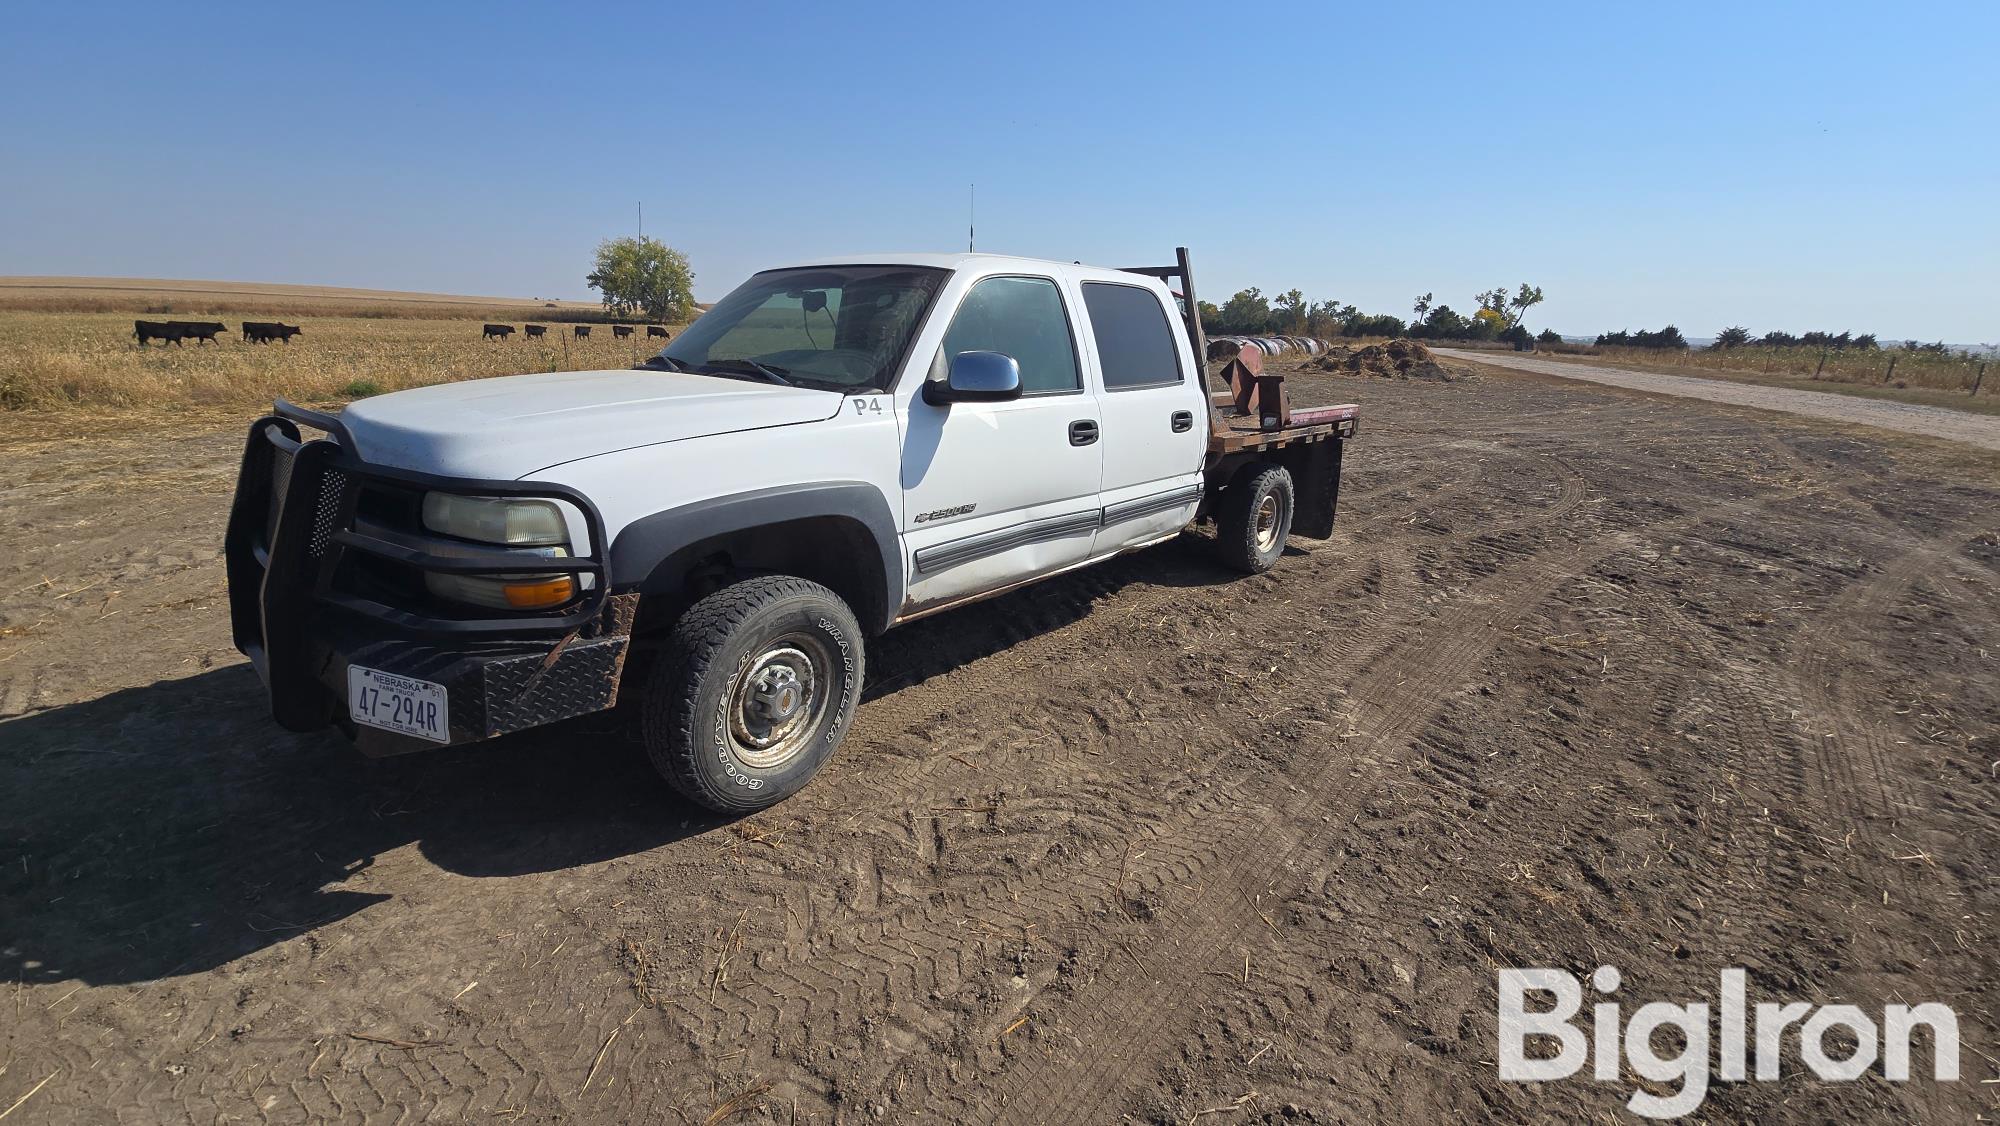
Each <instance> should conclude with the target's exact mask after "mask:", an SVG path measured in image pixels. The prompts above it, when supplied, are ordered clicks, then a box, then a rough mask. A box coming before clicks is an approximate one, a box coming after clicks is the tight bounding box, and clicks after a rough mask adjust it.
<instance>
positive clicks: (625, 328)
mask: <svg viewBox="0 0 2000 1126" xmlns="http://www.w3.org/2000/svg"><path fill="white" fill-rule="evenodd" d="M611 335H613V336H616V337H619V338H621V339H622V338H624V337H627V336H630V335H632V326H631V325H612V326H611Z"/></svg>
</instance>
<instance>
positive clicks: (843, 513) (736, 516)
mask: <svg viewBox="0 0 2000 1126" xmlns="http://www.w3.org/2000/svg"><path fill="white" fill-rule="evenodd" d="M829 516H831V517H840V518H845V519H849V520H852V521H854V522H855V523H857V524H859V525H861V526H862V527H863V528H864V529H866V530H867V532H868V538H869V539H871V540H873V541H874V543H875V547H876V550H877V551H879V552H880V553H881V568H882V586H883V589H882V590H881V591H880V592H879V594H880V597H881V602H880V604H879V606H880V612H881V620H880V621H875V622H864V623H863V625H865V626H868V627H871V630H872V631H873V632H880V631H881V630H884V629H887V628H888V626H889V623H890V622H892V621H894V620H895V617H896V614H897V613H898V612H899V611H900V610H901V609H902V605H903V597H904V593H905V591H906V590H907V589H908V585H907V584H908V576H907V574H906V573H905V571H904V567H903V549H902V538H901V536H900V535H899V533H898V532H897V530H896V518H895V516H894V514H893V513H892V512H891V511H890V508H889V502H888V501H887V500H886V499H885V498H884V497H883V496H882V490H881V489H879V488H877V487H876V486H874V485H871V484H868V483H867V482H864V481H825V482H816V483H813V484H800V485H779V486H775V487H772V488H767V489H752V490H749V491H747V492H741V493H730V494H728V495H726V496H719V497H711V498H709V499H707V500H698V501H695V502H693V503H692V504H684V505H681V506H680V507H678V508H670V509H667V510H665V511H663V512H655V513H654V514H652V515H651V516H642V517H640V518H639V519H637V520H634V521H632V522H631V523H630V524H627V525H625V527H624V528H622V529H620V530H619V531H618V533H617V535H615V536H613V537H612V540H611V552H610V554H611V559H610V563H611V589H612V590H614V591H620V592H624V591H638V592H639V593H641V594H652V593H657V592H661V591H668V590H673V589H677V588H678V587H679V585H680V579H681V576H680V575H679V574H675V573H672V572H673V571H674V570H675V569H674V568H670V567H666V566H664V565H665V564H667V563H668V562H669V561H671V560H672V559H673V558H674V556H675V555H676V554H677V553H678V552H680V551H681V550H682V549H684V548H686V547H688V546H689V545H691V544H695V543H699V542H701V541H703V540H709V539H714V538H715V537H717V536H723V535H728V534H730V533H732V532H742V531H748V530H751V529H753V528H760V527H765V526H768V525H772V524H783V523H788V522H790V521H794V520H805V519H811V518H814V517H829ZM856 610H857V613H858V612H859V610H860V608H859V607H857V608H856Z"/></svg>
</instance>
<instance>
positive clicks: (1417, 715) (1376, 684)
mask: <svg viewBox="0 0 2000 1126" xmlns="http://www.w3.org/2000/svg"><path fill="white" fill-rule="evenodd" d="M1762 503H1770V502H1762ZM1762 503H1759V502H1752V503H1750V504H1748V505H1736V504H1730V503H1727V502H1725V503H1722V504H1718V505H1716V506H1714V507H1712V508H1706V509H1703V510H1700V511H1697V512H1694V513H1690V514H1688V515H1686V516H1684V517H1682V518H1679V519H1675V520H1672V521H1669V522H1667V524H1665V525H1663V526H1660V527H1655V528H1648V529H1640V530H1637V531H1622V532H1618V533H1615V534H1614V535H1613V536H1612V537H1611V538H1609V539H1608V540H1600V541H1596V542H1595V543H1593V544H1588V545H1584V546H1580V547H1575V548H1572V549H1571V550H1570V551H1568V552H1564V553H1552V554H1554V555H1556V558H1550V556H1548V555H1538V556H1536V557H1534V558H1531V559H1530V560H1528V561H1525V562H1522V563H1519V564H1517V565H1516V566H1515V567H1514V568H1512V569H1510V570H1509V571H1507V572H1504V573H1503V575H1502V576H1501V577H1498V578H1496V579H1493V580H1489V582H1488V584H1486V585H1487V586H1490V587H1498V588H1499V589H1498V590H1493V591H1488V590H1485V589H1484V588H1482V591H1481V593H1482V594H1484V595H1487V596H1488V597H1489V598H1490V601H1482V602H1481V603H1478V604H1462V605H1460V606H1459V607H1457V608H1456V611H1457V612H1456V613H1451V612H1448V613H1447V615H1446V616H1445V617H1444V618H1442V619H1441V620H1440V621H1439V622H1438V623H1437V624H1436V625H1435V626H1434V627H1433V628H1431V629H1429V630H1427V631H1425V633H1424V634H1423V635H1422V637H1421V638H1419V639H1417V641H1415V642H1413V643H1412V644H1409V645H1405V646H1402V647H1400V648H1397V649H1394V650H1391V651H1390V653H1389V654H1388V656H1387V658H1386V659H1385V660H1384V661H1383V662H1382V664H1381V665H1379V666H1377V667H1375V668H1371V669H1370V670H1368V671H1367V672H1364V673H1363V674H1362V676H1361V677H1360V678H1359V679H1357V681H1356V682H1355V684H1354V687H1353V690H1352V693H1351V696H1352V698H1353V699H1354V700H1356V701H1357V702H1360V703H1361V704H1362V705H1363V708H1364V709H1365V710H1364V716H1365V718H1364V719H1362V720H1361V721H1360V725H1361V726H1362V727H1363V728H1364V734H1365V736H1366V742H1365V743H1364V744H1362V745H1361V746H1359V747H1358V748H1357V749H1356V761H1357V762H1358V763H1360V764H1361V765H1362V767H1363V769H1362V770H1360V771H1356V772H1353V774H1352V777H1353V778H1355V779H1358V781H1356V782H1354V783H1353V784H1347V783H1345V782H1344V781H1343V783H1342V786H1341V787H1340V788H1339V789H1338V790H1336V789H1334V788H1333V787H1332V786H1331V785H1330V783H1333V782H1335V781H1337V779H1335V777H1334V774H1335V773H1336V771H1335V766H1336V764H1337V761H1338V760H1329V761H1328V762H1326V763H1324V764H1322V766H1321V768H1320V769H1319V770H1318V771H1317V772H1313V773H1310V774H1308V775H1307V776H1306V780H1305V781H1304V783H1303V784H1302V786H1301V787H1299V788H1298V789H1296V790H1295V791H1294V792H1293V795H1292V796H1291V797H1290V798H1281V799H1280V801H1279V802H1277V803H1275V804H1276V809H1275V811H1274V812H1275V817H1266V818H1264V819H1261V820H1260V822H1259V823H1258V824H1257V825H1255V826H1252V828H1255V829H1257V830H1260V831H1261V832H1262V834H1263V835H1261V836H1259V837H1258V838H1256V839H1255V840H1252V839H1249V838H1248V837H1239V838H1238V839H1237V840H1235V841H1233V842H1231V843H1233V844H1235V845H1236V846H1237V847H1236V848H1235V849H1234V850H1232V851H1230V852H1228V853H1227V854H1226V855H1225V856H1224V857H1223V858H1222V865H1225V866H1228V867H1223V870H1222V871H1221V872H1220V873H1217V872H1214V871H1203V872H1201V873H1199V875H1200V878H1201V879H1202V881H1203V882H1202V884H1201V886H1200V889H1199V890H1198V891H1197V892H1196V894H1195V895H1193V896H1191V897H1186V898H1187V899H1188V900H1189V901H1188V902H1187V903H1186V904H1185V906H1184V908H1183V909H1182V910H1181V911H1180V912H1177V913H1174V914H1173V915H1172V917H1173V918H1174V919H1175V920H1176V924H1177V929H1178V932H1179V933H1178V935H1176V936H1175V938H1176V939H1177V941H1175V942H1174V949H1173V950H1172V951H1171V952H1170V954H1168V955H1167V956H1165V957H1161V956H1159V955H1161V953H1162V952H1161V951H1159V950H1158V947H1159V946H1162V945H1165V943H1166V942H1167V941H1168V940H1167V939H1165V938H1163V939H1162V940H1161V941H1160V942H1158V943H1156V944H1155V946H1154V949H1152V950H1150V951H1149V952H1148V955H1149V956H1148V957H1147V958H1146V961H1147V962H1148V963H1150V964H1153V965H1163V964H1164V965H1166V966H1169V967H1171V968H1172V969H1173V970H1175V971H1178V972H1170V973H1167V974H1165V975H1162V976H1160V977H1156V978H1154V979H1153V980H1152V981H1150V982H1148V983H1146V985H1145V986H1143V987H1140V988H1136V989H1135V988H1131V987H1130V986H1129V984H1128V983H1125V982H1115V983H1104V984H1102V985H1100V986H1099V987H1098V988H1097V989H1096V990H1094V994H1095V995H1094V996H1092V997H1090V998H1089V999H1079V1001H1078V1002H1077V1003H1075V1004H1073V1005H1071V1006H1069V1011H1068V1015H1069V1019H1068V1020H1066V1021H1065V1028H1066V1029H1068V1030H1069V1031H1070V1034H1071V1035H1075V1034H1076V1026H1077V1024H1078V1023H1079V1022H1078V1021H1077V1020H1076V1014H1077V1013H1079V1012H1081V1013H1083V1014H1087V1015H1089V1016H1095V1017H1096V1018H1097V1019H1096V1020H1091V1021H1088V1022H1087V1023H1089V1024H1091V1025H1094V1027H1092V1028H1090V1029H1089V1030H1088V1031H1089V1037H1088V1041H1087V1042H1086V1043H1085V1044H1084V1047H1083V1049H1082V1052H1081V1056H1080V1058H1079V1057H1074V1056H1070V1057H1065V1056H1060V1055H1057V1054H1055V1053H1050V1054H1047V1055H1042V1056H1024V1057H1022V1062H1021V1064H1020V1065H1019V1067H1017V1068H1016V1069H1014V1070H1013V1071H1011V1072H1009V1073H1008V1075H1007V1087H1008V1089H1009V1090H1010V1091H1020V1090H1023V1089H1025V1090H1026V1091H1027V1092H1028V1093H1027V1096H1026V1097H1025V1099H1021V1098H1017V1100H1016V1101H1014V1102H1010V1103H1009V1106H1008V1110H1007V1114H1006V1120H1008V1121H1015V1122H1043V1121H1058V1120H1063V1121H1079V1122H1088V1121H1099V1120H1103V1119H1104V1118H1105V1117H1107V1116H1108V1115H1109V1113H1110V1112H1111V1110H1112V1109H1113V1108H1112V1106H1111V1101H1112V1100H1113V1099H1114V1098H1115V1097H1116V1096H1117V1094H1118V1092H1120V1091H1122V1090H1123V1089H1124V1088H1125V1086H1126V1084H1127V1083H1128V1082H1129V1080H1130V1077H1131V1075H1132V1073H1133V1071H1134V1070H1135V1069H1137V1068H1138V1067H1140V1066H1141V1065H1142V1064H1144V1063H1146V1062H1148V1061H1150V1059H1151V1058H1152V1056H1153V1054H1154V1052H1156V1051H1157V1050H1159V1047H1160V1044H1159V1041H1161V1040H1163V1039H1164V1038H1163V1037H1161V1036H1160V1035H1159V1033H1160V1032H1161V1031H1162V1030H1165V1029H1170V1028H1175V1027H1178V1023H1179V1022H1178V1021H1177V1020H1176V1019H1175V1018H1174V1014H1175V1013H1176V1012H1178V1011H1181V1010H1183V1009H1184V1008H1185V1007H1187V1006H1190V1005H1192V1004H1198V1002H1199V999H1200V998H1202V997H1204V996H1205V995H1207V994H1209V993H1211V992H1213V990H1214V988H1215V987H1214V986H1213V984H1212V978H1213V977H1214V976H1216V975H1217V974H1218V973H1219V970H1220V967H1219V961H1218V957H1219V955H1220V954H1221V952H1222V950H1223V947H1224V945H1225V944H1226V941H1227V939H1228V938H1229V937H1230V936H1232V935H1235V934H1237V933H1240V932H1241V931H1242V930H1243V929H1244V928H1245V927H1246V926H1247V925H1254V924H1247V923H1246V922H1245V918H1244V908H1245V907H1246V906H1247V905H1248V902H1249V900H1250V889H1265V890H1268V888H1269V884H1270V881H1269V879H1268V878H1266V879H1262V880H1260V879H1259V878H1258V876H1259V874H1260V873H1269V872H1272V871H1282V870H1285V869H1287V868H1291V867H1295V864H1294V863H1293V858H1294V857H1295V856H1296V855H1297V854H1298V853H1299V852H1300V850H1301V849H1303V848H1304V847H1306V846H1307V845H1308V844H1309V843H1310V842H1311V841H1312V839H1313V838H1314V837H1316V836H1317V835H1318V833H1319V831H1318V830H1317V826H1316V825H1314V824H1313V823H1312V821H1311V815H1312V814H1313V813H1314V812H1318V811H1321V810H1324V811H1325V812H1320V816H1321V817H1326V818H1331V820H1332V821H1334V822H1338V821H1340V820H1342V819H1343V816H1344V815H1345V814H1347V813H1350V812H1351V810H1352V808H1353V806H1354V805H1355V803H1356V802H1358V800H1359V797H1360V795H1363V794H1366V793H1367V792H1369V791H1370V790H1372V789H1374V787H1375V785H1376V784H1377V783H1379V782H1380V781H1381V780H1383V779H1384V778H1385V777H1387V775H1388V773H1389V771H1390V770H1392V769H1398V768H1400V769H1407V765H1408V764H1407V763H1405V762H1402V761H1400V760H1399V759H1398V758H1397V757H1396V756H1398V755H1399V754H1401V753H1402V752H1404V751H1406V750H1407V749H1408V744H1409V741H1410V739H1411V738H1412V737H1413V736H1414V735H1415V733H1416V732H1417V730H1418V729H1419V728H1420V727H1421V725H1422V724H1424V723H1425V722H1427V721H1428V720H1429V719H1430V718H1431V717H1432V716H1433V715H1434V714H1435V713H1436V711H1437V709H1438V708H1439V707H1440V706H1441V704H1440V702H1439V701H1440V697H1441V696H1442V695H1443V694H1444V693H1445V692H1446V691H1448V690H1450V689H1453V688H1456V687H1457V686H1458V685H1459V684H1460V683H1462V681H1463V678H1464V676H1465V674H1466V673H1468V672H1469V671H1470V670H1471V669H1472V668H1473V667H1474V666H1475V665H1476V664H1477V663H1478V662H1479V661H1480V660H1481V659H1482V658H1483V657H1484V656H1485V655H1486V654H1487V653H1488V652H1490V651H1491V650H1492V648H1493V647H1494V645H1496V644H1497V643H1498V641H1499V640H1500V639H1501V637H1502V636H1504V634H1505V631H1506V626H1507V625H1511V623H1512V620H1513V619H1514V618H1516V617H1518V616H1519V615H1521V614H1523V613H1525V612H1526V611H1527V610H1529V609H1531V608H1532V607H1534V606H1535V605H1537V604H1538V603H1539V602H1541V601H1542V600H1543V599H1545V598H1547V597H1549V596H1550V595H1552V594H1553V593H1555V592H1556V591H1557V590H1558V589H1559V588H1560V587H1562V586H1563V585H1564V584H1565V583H1567V582H1568V581H1570V580H1572V579H1574V578H1576V577H1577V576H1579V575H1582V574H1584V573H1585V572H1587V570H1588V569H1589V568H1590V567H1592V566H1594V565H1595V564H1597V563H1599V562H1601V561H1602V560H1604V559H1606V558H1608V557H1609V556H1611V555H1613V554H1614V553H1616V552H1618V551H1620V550H1623V549H1625V548H1627V547H1630V546H1631V545H1632V544H1633V543H1634V542H1636V539H1637V537H1638V535H1640V534H1647V535H1652V536H1658V535H1662V534H1666V533H1667V532H1670V531H1672V530H1675V529H1678V528H1686V527H1692V526H1694V525H1696V524H1699V523H1701V522H1703V521H1704V520H1706V519H1709V518H1711V517H1712V516H1713V515H1715V514H1716V513H1717V512H1719V511H1727V510H1732V509H1738V510H1751V511H1754V510H1756V509H1757V508H1760V507H1762ZM1440 634H1441V635H1443V640H1442V641H1441V642H1439V643H1437V644H1435V645H1425V644H1423V642H1424V641H1426V640H1429V639H1431V638H1434V637H1436V636H1437V635H1440ZM1320 802H1324V803H1325V804H1324V805H1323V806H1322V805H1320V804H1318V803H1320ZM1323 823H1325V822H1322V824H1323ZM1276 842H1283V845H1284V847H1283V848H1282V849H1281V850H1280V849H1274V848H1273V847H1271V846H1272V845H1273V844H1274V843H1276ZM1253 845H1255V846H1257V847H1251V846H1253ZM1273 855H1275V856H1277V857H1278V859H1277V860H1275V861H1273V862H1270V863H1265V858H1267V857H1271V856H1273ZM1232 861H1233V862H1234V863H1233V865H1232V864H1231V862H1232ZM1183 886H1186V885H1183Z"/></svg>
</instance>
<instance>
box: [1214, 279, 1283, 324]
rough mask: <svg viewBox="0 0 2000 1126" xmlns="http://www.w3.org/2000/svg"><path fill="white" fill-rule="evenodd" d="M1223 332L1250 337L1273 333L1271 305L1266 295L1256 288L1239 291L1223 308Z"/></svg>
mask: <svg viewBox="0 0 2000 1126" xmlns="http://www.w3.org/2000/svg"><path fill="white" fill-rule="evenodd" d="M1221 323H1222V331H1223V332H1225V333H1229V334H1231V335H1249V334H1252V333H1259V332H1269V331H1271V303H1270V302H1269V301H1267V300H1265V299H1264V293H1263V291H1262V290H1260V289H1258V288H1257V287H1256V286H1254V285H1253V286H1251V287H1250V288H1249V289H1245V290H1239V291H1238V292H1237V294H1236V296H1234V297H1231V298H1230V299H1229V300H1228V301H1227V302H1225V303H1224V304H1223V306H1222V318H1221Z"/></svg>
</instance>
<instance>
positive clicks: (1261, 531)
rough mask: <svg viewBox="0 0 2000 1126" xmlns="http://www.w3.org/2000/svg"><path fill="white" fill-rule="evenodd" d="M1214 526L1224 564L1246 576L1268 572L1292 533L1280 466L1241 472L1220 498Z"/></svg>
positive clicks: (1288, 486) (1285, 474)
mask: <svg viewBox="0 0 2000 1126" xmlns="http://www.w3.org/2000/svg"><path fill="white" fill-rule="evenodd" d="M1215 523H1216V532H1215V546H1216V550H1217V551H1218V552H1220V553H1221V555H1222V561H1223V562H1224V563H1226V564H1228V565H1229V566H1231V567H1234V568H1235V569H1237V570H1239V571H1241V572H1243V573H1244V574H1246V575H1261V574H1263V573H1264V572H1266V571H1268V570H1270V569H1271V568H1272V567H1274V566H1276V565H1277V562H1278V557H1279V556H1280V555H1283V554H1284V553H1285V537H1286V536H1289V535H1290V534H1291V532H1292V475H1291V473H1290V472H1289V471H1288V470H1286V469H1285V467H1284V466H1282V465H1265V466H1262V467H1257V466H1252V467H1248V468H1246V469H1244V470H1243V472H1242V473H1240V474H1238V475H1237V477H1236V480H1234V481H1232V482H1230V485H1229V489H1228V491H1227V492H1226V493H1224V494H1223V497H1222V502H1221V504H1220V505H1219V506H1218V511H1217V512H1216V521H1215Z"/></svg>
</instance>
